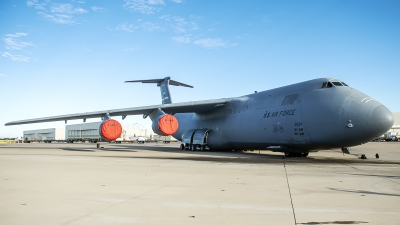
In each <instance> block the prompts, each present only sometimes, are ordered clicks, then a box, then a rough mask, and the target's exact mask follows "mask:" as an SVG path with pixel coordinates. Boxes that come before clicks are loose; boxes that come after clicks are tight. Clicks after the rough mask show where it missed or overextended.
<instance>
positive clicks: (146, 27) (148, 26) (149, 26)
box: [141, 21, 164, 31]
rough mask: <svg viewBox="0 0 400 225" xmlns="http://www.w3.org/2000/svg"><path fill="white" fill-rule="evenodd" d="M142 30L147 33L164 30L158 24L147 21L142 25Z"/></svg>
mask: <svg viewBox="0 0 400 225" xmlns="http://www.w3.org/2000/svg"><path fill="white" fill-rule="evenodd" d="M141 26H142V28H143V30H145V31H163V30H164V29H163V28H162V27H160V26H159V25H158V24H156V23H153V22H150V21H147V22H144V23H142V25H141Z"/></svg>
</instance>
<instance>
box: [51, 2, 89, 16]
mask: <svg viewBox="0 0 400 225" xmlns="http://www.w3.org/2000/svg"><path fill="white" fill-rule="evenodd" d="M50 12H52V13H61V14H83V13H87V10H85V9H82V8H79V7H78V8H74V7H73V6H72V5H71V4H61V3H55V4H53V5H51V6H50Z"/></svg>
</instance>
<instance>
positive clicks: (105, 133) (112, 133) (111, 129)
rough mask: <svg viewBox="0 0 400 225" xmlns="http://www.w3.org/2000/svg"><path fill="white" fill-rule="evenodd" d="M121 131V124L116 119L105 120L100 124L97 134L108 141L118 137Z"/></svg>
mask: <svg viewBox="0 0 400 225" xmlns="http://www.w3.org/2000/svg"><path fill="white" fill-rule="evenodd" d="M121 133H122V126H121V124H120V123H119V122H118V121H116V120H112V119H109V120H105V121H104V122H102V123H101V124H100V127H99V134H100V136H102V137H103V138H104V139H106V140H108V141H114V140H115V139H117V138H119V137H120V136H121Z"/></svg>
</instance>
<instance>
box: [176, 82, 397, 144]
mask: <svg viewBox="0 0 400 225" xmlns="http://www.w3.org/2000/svg"><path fill="white" fill-rule="evenodd" d="M324 83H325V84H324ZM332 83H336V84H337V85H336V86H335V85H332ZM324 85H325V86H324ZM328 85H329V86H328ZM175 117H176V118H177V119H178V121H179V129H178V131H177V132H176V133H175V134H174V135H173V136H174V137H175V138H176V139H178V140H182V134H183V133H184V132H185V131H187V130H190V129H210V134H209V137H208V139H209V140H208V142H209V143H208V145H209V147H210V148H212V149H268V148H271V147H274V146H280V147H283V148H290V149H293V151H296V150H298V151H316V150H324V149H333V148H341V147H351V146H355V145H360V144H362V143H365V142H368V141H370V140H372V139H374V138H375V137H377V136H379V135H381V134H383V133H384V132H386V131H387V130H389V129H390V127H391V126H392V125H393V122H394V118H393V115H392V113H391V112H390V111H389V110H388V109H387V108H386V107H385V106H383V105H382V104H381V103H379V102H378V101H376V100H374V99H372V98H370V97H369V96H367V95H365V94H364V93H362V92H360V91H357V90H356V89H354V88H351V87H349V86H347V85H346V84H344V83H343V82H341V81H339V80H337V79H328V78H321V79H315V80H310V81H306V82H302V83H297V84H293V85H289V86H285V87H281V88H276V89H272V90H268V91H263V92H258V93H254V94H250V95H246V96H242V97H238V98H231V99H229V100H228V102H227V104H226V105H225V106H224V107H221V108H219V109H216V110H214V111H212V112H210V113H203V114H200V113H177V114H175ZM281 151H283V150H281Z"/></svg>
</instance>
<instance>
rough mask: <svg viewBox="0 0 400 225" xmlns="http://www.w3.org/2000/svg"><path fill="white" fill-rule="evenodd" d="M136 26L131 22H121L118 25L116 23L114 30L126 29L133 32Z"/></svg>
mask: <svg viewBox="0 0 400 225" xmlns="http://www.w3.org/2000/svg"><path fill="white" fill-rule="evenodd" d="M137 28H138V27H135V26H134V25H132V24H128V23H122V24H120V25H118V26H117V27H116V28H115V30H122V31H127V32H133V31H135V30H136V29H137Z"/></svg>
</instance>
